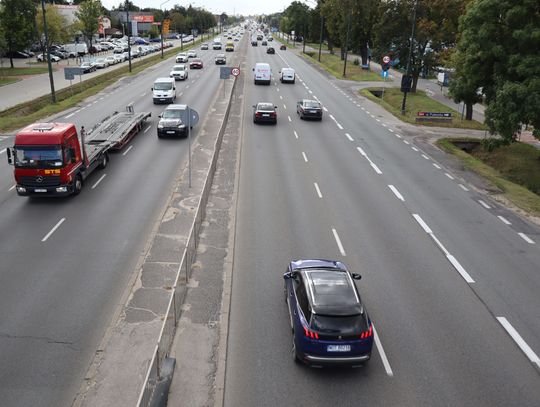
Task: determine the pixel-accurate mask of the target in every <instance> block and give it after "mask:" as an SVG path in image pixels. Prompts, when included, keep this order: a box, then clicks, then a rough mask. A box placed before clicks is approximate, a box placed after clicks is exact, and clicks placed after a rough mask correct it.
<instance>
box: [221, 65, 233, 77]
mask: <svg viewBox="0 0 540 407" xmlns="http://www.w3.org/2000/svg"><path fill="white" fill-rule="evenodd" d="M231 71H232V68H231V67H230V66H222V67H221V68H220V69H219V79H229V76H230V75H231Z"/></svg>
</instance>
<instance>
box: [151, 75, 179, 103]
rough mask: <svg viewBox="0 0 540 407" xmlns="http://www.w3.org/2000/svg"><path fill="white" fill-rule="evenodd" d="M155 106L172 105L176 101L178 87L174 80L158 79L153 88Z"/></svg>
mask: <svg viewBox="0 0 540 407" xmlns="http://www.w3.org/2000/svg"><path fill="white" fill-rule="evenodd" d="M152 98H153V99H154V104H158V103H172V102H174V101H175V100H176V85H175V83H174V78H157V79H156V80H155V82H154V86H153V87H152Z"/></svg>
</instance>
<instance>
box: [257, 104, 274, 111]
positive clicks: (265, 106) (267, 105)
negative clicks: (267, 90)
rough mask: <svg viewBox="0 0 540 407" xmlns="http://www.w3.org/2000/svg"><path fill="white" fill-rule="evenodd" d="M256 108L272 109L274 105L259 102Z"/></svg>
mask: <svg viewBox="0 0 540 407" xmlns="http://www.w3.org/2000/svg"><path fill="white" fill-rule="evenodd" d="M257 110H265V111H269V110H270V111H273V110H274V105H273V104H271V103H259V104H258V105H257Z"/></svg>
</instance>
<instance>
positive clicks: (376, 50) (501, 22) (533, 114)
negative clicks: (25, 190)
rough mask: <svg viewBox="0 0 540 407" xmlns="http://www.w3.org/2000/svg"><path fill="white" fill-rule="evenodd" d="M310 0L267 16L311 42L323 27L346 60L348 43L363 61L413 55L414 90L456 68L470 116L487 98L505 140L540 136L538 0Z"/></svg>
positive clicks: (398, 62) (397, 60)
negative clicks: (424, 79) (426, 78)
mask: <svg viewBox="0 0 540 407" xmlns="http://www.w3.org/2000/svg"><path fill="white" fill-rule="evenodd" d="M310 1H313V7H309V6H308V5H307V4H306V3H303V2H300V1H294V2H292V3H291V4H290V5H289V6H288V7H287V8H286V9H285V10H284V11H283V12H282V13H276V14H273V15H270V16H266V17H265V20H266V22H267V23H268V24H270V25H271V26H275V27H279V29H280V31H282V32H287V33H290V32H291V31H295V33H296V34H297V35H301V36H302V37H304V38H305V39H306V40H307V41H309V42H319V38H320V35H321V24H322V34H323V38H324V40H325V41H326V42H327V44H328V47H329V49H330V50H332V49H333V48H334V47H339V48H340V51H341V57H342V58H344V54H345V51H346V50H345V44H346V43H347V44H348V48H349V51H353V52H355V53H357V54H359V55H360V57H361V60H362V63H363V64H366V63H367V62H368V59H369V58H371V57H373V58H374V59H376V60H381V59H382V56H383V55H389V56H390V57H391V59H392V65H393V66H394V67H395V68H398V69H400V68H401V69H403V68H405V66H406V65H407V62H408V61H409V57H410V69H411V71H410V73H411V75H412V78H413V82H412V91H413V92H415V91H416V86H417V82H418V78H419V77H420V76H421V75H423V74H428V73H429V72H432V71H433V70H434V69H435V68H437V67H440V66H444V67H446V68H451V69H453V70H455V74H454V75H453V77H452V81H451V85H450V93H451V95H452V96H453V97H454V99H455V101H456V102H464V103H465V105H466V119H468V120H472V112H473V110H472V106H473V104H474V103H478V102H480V101H483V103H485V105H486V124H487V125H488V126H489V128H490V130H491V131H492V132H494V133H495V132H496V133H498V134H500V135H501V136H502V137H503V139H504V140H505V141H512V140H514V139H515V138H516V137H517V136H518V135H519V132H520V130H521V128H522V127H523V126H524V125H531V126H533V129H534V130H533V132H534V134H535V136H536V137H537V138H540V2H539V1H538V0H512V1H508V0H317V2H316V3H315V1H314V0H310ZM414 17H416V18H414ZM413 19H414V20H415V23H416V27H415V33H414V40H412V46H411V38H412V37H411V33H412V27H413ZM347 38H348V42H347ZM410 50H412V53H411V52H410Z"/></svg>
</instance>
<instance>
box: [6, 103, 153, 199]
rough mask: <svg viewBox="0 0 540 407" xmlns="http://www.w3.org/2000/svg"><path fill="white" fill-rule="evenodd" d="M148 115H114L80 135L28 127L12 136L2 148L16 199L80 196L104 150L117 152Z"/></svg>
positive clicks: (102, 162)
mask: <svg viewBox="0 0 540 407" xmlns="http://www.w3.org/2000/svg"><path fill="white" fill-rule="evenodd" d="M150 116H151V113H148V112H141V113H135V112H134V110H133V106H132V105H129V106H128V107H127V108H126V111H125V112H114V113H113V114H112V115H110V116H108V117H107V118H105V119H104V120H102V121H101V122H99V123H98V124H96V125H95V126H94V127H93V128H92V130H90V131H88V132H87V131H85V130H84V127H83V128H81V131H80V132H77V128H76V126H75V125H74V124H72V123H34V124H31V125H29V126H27V127H25V128H24V129H22V130H21V131H20V132H18V133H17V134H16V136H15V144H14V146H13V147H10V148H8V149H7V154H8V162H9V164H11V165H13V166H14V167H15V169H14V174H15V182H16V190H17V194H18V195H21V196H65V195H77V194H78V193H79V192H81V189H82V187H83V182H84V180H85V179H86V178H87V177H88V176H89V175H90V174H91V173H92V172H93V171H94V170H95V169H96V168H105V167H106V166H107V163H108V161H109V151H111V150H119V149H121V148H122V147H123V146H124V145H125V144H126V143H127V142H128V141H129V140H131V139H132V138H133V137H134V136H135V135H136V134H137V133H138V132H139V131H140V130H141V128H142V126H143V124H144V122H146V119H147V118H148V117H150Z"/></svg>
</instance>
